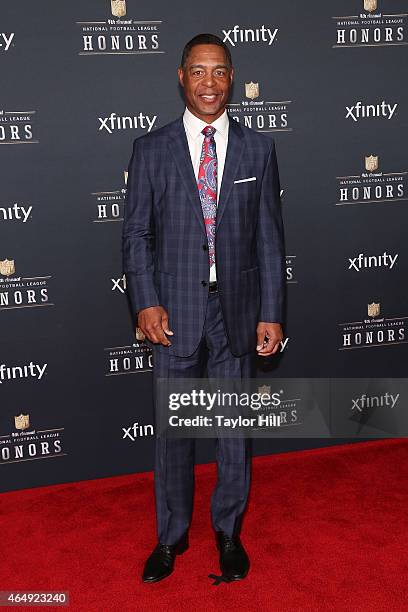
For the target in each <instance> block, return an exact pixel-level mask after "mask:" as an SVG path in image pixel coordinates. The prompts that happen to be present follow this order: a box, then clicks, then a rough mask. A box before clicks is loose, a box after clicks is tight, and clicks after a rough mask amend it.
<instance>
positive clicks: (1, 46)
mask: <svg viewBox="0 0 408 612" xmlns="http://www.w3.org/2000/svg"><path fill="white" fill-rule="evenodd" d="M13 38H14V32H13V33H12V34H6V33H5V32H0V50H1V51H8V50H9V49H10V45H11V42H12V40H13Z"/></svg>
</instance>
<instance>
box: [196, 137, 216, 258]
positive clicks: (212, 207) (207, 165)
mask: <svg viewBox="0 0 408 612" xmlns="http://www.w3.org/2000/svg"><path fill="white" fill-rule="evenodd" d="M202 133H203V134H204V142H203V148H202V150H201V157H200V167H199V170H198V179H197V184H198V192H199V194H200V200H201V207H202V209H203V215H204V223H205V228H206V231H207V241H208V256H209V260H210V267H211V266H212V265H213V264H214V263H215V216H216V213H217V152H216V149H215V140H214V134H215V128H214V127H212V126H211V125H206V126H205V128H204V129H203V130H202Z"/></svg>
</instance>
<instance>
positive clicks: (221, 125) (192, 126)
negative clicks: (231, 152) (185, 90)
mask: <svg viewBox="0 0 408 612" xmlns="http://www.w3.org/2000/svg"><path fill="white" fill-rule="evenodd" d="M183 122H184V125H185V128H186V130H187V131H188V133H189V134H190V136H191V137H192V138H198V136H200V135H201V136H202V134H201V131H202V129H203V128H204V127H205V126H206V125H212V126H213V127H215V129H216V130H217V132H219V133H220V134H221V136H222V137H223V138H226V137H227V134H228V128H229V119H228V114H227V111H226V110H224V112H223V113H222V115H221V116H220V117H218V119H216V120H215V121H213V123H211V124H209V123H206V122H205V121H203V120H202V119H199V118H198V117H196V116H195V115H193V113H192V112H191V111H190V110H189V109H188V108H187V107H186V108H185V111H184V114H183Z"/></svg>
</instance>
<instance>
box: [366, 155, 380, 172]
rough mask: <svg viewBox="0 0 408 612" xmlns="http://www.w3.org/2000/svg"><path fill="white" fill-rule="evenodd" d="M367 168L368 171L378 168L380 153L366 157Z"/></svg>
mask: <svg viewBox="0 0 408 612" xmlns="http://www.w3.org/2000/svg"><path fill="white" fill-rule="evenodd" d="M365 169H366V170H367V172H374V171H375V170H378V155H369V156H368V157H367V156H366V157H365Z"/></svg>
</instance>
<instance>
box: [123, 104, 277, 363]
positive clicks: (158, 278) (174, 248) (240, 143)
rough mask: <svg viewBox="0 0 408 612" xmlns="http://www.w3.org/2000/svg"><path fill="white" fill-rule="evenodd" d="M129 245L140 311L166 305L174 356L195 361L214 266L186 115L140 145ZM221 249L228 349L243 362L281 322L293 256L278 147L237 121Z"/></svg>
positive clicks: (131, 182) (134, 164)
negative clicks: (287, 248)
mask: <svg viewBox="0 0 408 612" xmlns="http://www.w3.org/2000/svg"><path fill="white" fill-rule="evenodd" d="M248 177H255V179H256V180H251V181H242V179H245V178H248ZM237 180H239V181H241V182H235V181H237ZM122 242H123V272H124V273H125V275H126V281H127V290H128V294H129V297H130V301H131V305H132V309H133V312H134V313H135V314H136V313H137V312H138V311H139V310H141V309H142V308H146V307H148V306H153V305H159V304H161V305H162V306H163V307H164V308H166V310H167V311H168V314H169V324H170V329H172V330H173V332H174V336H172V338H171V341H172V345H171V346H170V347H169V348H167V349H166V350H167V351H168V352H169V353H170V354H174V355H178V356H188V355H191V354H192V353H193V352H194V351H195V350H196V348H197V346H198V344H199V342H200V339H201V335H202V331H203V326H204V319H205V313H206V308H207V298H208V279H209V258H208V252H207V233H206V229H205V223H204V217H203V212H202V206H201V201H200V197H199V191H198V189H197V182H196V179H195V176H194V170H193V167H192V163H191V158H190V153H189V149H188V143H187V138H186V134H185V131H184V126H183V120H182V116H181V117H179V118H178V119H176V120H175V121H173V122H172V123H170V124H168V125H166V126H164V127H162V128H160V129H158V130H156V131H154V132H150V133H149V134H145V135H143V136H141V137H140V138H137V139H136V140H135V141H134V145H133V154H132V157H131V160H130V164H129V173H128V183H127V196H126V206H125V218H124V224H123V241H122ZM215 247H216V255H215V256H216V266H217V282H218V287H219V294H220V300H221V306H222V312H223V316H224V322H225V326H226V331H227V335H228V340H229V345H230V348H231V351H232V353H233V354H234V355H237V356H238V355H243V354H244V353H247V352H249V351H251V350H253V349H254V348H255V346H256V325H257V323H258V321H270V322H272V321H277V322H283V317H284V297H285V295H284V293H285V286H286V278H285V253H284V234H283V223H282V215H281V202H280V184H279V175H278V166H277V161H276V152H275V143H274V140H273V139H271V138H269V137H267V136H266V135H264V134H260V133H257V132H255V131H253V130H250V129H249V128H246V127H244V126H242V125H240V124H239V123H237V122H236V121H234V120H232V119H231V118H230V127H229V136H228V147H227V155H226V160H225V167H224V172H223V179H222V184H221V189H220V194H219V199H218V206H217V216H216V234H215ZM162 348H165V347H162ZM159 350H160V349H159Z"/></svg>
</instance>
